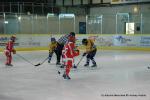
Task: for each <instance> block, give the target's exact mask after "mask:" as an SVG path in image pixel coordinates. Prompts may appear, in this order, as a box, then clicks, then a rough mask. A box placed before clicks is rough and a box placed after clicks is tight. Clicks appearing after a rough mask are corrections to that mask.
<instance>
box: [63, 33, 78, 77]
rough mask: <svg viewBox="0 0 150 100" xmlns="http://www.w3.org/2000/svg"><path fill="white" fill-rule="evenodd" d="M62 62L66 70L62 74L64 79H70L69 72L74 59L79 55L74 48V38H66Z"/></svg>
mask: <svg viewBox="0 0 150 100" xmlns="http://www.w3.org/2000/svg"><path fill="white" fill-rule="evenodd" d="M62 54H63V60H64V64H65V66H66V70H65V72H64V74H63V77H64V79H70V77H69V72H70V70H71V68H72V66H73V62H74V57H75V56H78V55H79V50H77V49H76V47H75V37H74V36H70V37H69V38H68V43H66V44H65V46H64V48H63V51H62Z"/></svg>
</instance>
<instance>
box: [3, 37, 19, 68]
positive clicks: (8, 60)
mask: <svg viewBox="0 0 150 100" xmlns="http://www.w3.org/2000/svg"><path fill="white" fill-rule="evenodd" d="M15 40H16V37H15V36H11V37H10V40H9V41H8V42H7V43H6V49H5V50H4V53H5V56H6V63H5V65H6V66H13V65H12V64H11V62H12V53H13V54H16V50H15V49H14V43H15Z"/></svg>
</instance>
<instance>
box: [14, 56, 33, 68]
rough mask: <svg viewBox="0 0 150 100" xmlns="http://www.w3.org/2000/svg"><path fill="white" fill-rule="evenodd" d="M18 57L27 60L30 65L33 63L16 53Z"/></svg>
mask: <svg viewBox="0 0 150 100" xmlns="http://www.w3.org/2000/svg"><path fill="white" fill-rule="evenodd" d="M16 55H17V56H18V57H20V58H22V59H23V60H24V61H26V62H28V63H30V64H31V65H33V66H34V64H33V63H31V62H30V61H29V60H27V59H26V58H24V57H23V56H21V55H19V54H16Z"/></svg>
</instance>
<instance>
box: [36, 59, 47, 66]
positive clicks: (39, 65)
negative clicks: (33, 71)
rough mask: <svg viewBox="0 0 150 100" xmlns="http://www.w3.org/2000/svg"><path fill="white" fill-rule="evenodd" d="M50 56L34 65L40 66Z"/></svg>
mask: <svg viewBox="0 0 150 100" xmlns="http://www.w3.org/2000/svg"><path fill="white" fill-rule="evenodd" d="M48 58H49V57H47V58H46V59H44V60H43V61H42V62H41V63H38V64H36V65H34V66H40V65H42V64H43V63H44V62H45V61H46V60H47V59H48Z"/></svg>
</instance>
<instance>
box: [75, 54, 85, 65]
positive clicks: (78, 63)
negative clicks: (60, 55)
mask: <svg viewBox="0 0 150 100" xmlns="http://www.w3.org/2000/svg"><path fill="white" fill-rule="evenodd" d="M83 58H84V56H82V57H81V58H80V60H79V62H78V63H77V65H76V66H77V67H78V65H79V64H80V62H81V61H82V59H83Z"/></svg>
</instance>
